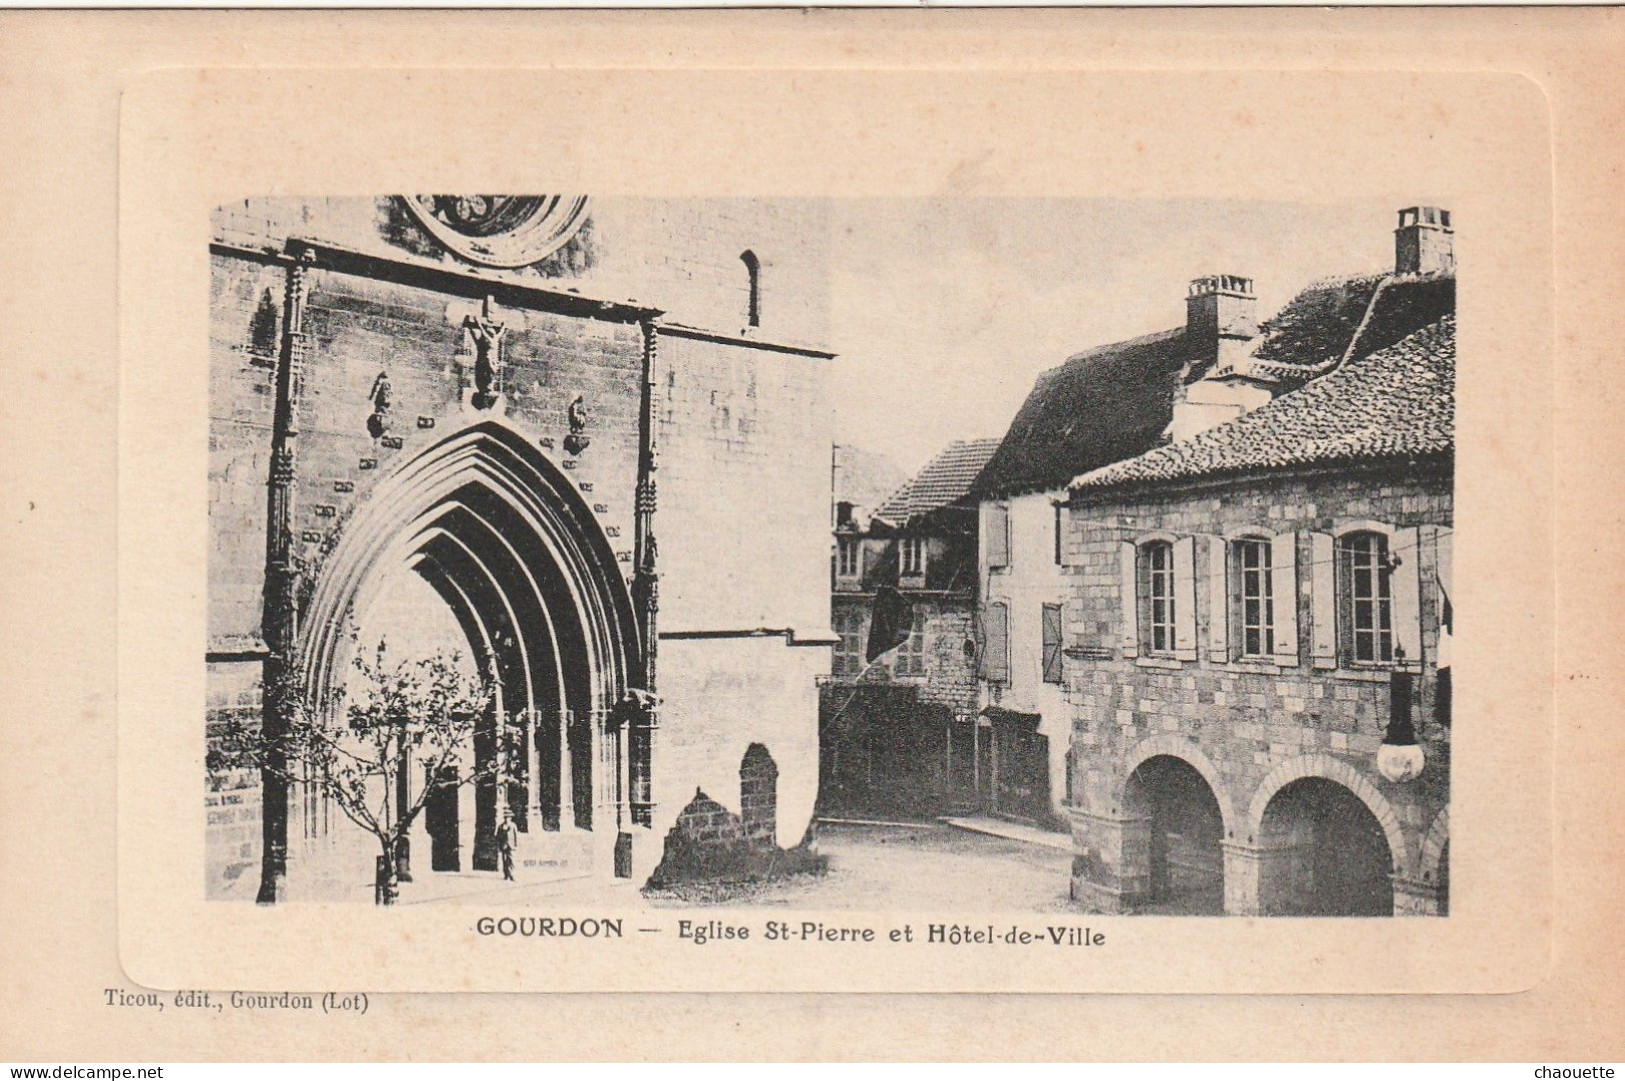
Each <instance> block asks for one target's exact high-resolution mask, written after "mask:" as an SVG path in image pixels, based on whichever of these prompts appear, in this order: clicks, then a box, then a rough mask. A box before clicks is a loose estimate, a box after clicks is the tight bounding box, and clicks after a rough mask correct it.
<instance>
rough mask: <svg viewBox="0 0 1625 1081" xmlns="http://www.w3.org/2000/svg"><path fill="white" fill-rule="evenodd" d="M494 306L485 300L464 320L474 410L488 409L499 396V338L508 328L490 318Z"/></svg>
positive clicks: (500, 377)
mask: <svg viewBox="0 0 1625 1081" xmlns="http://www.w3.org/2000/svg"><path fill="white" fill-rule="evenodd" d="M494 307H495V306H494V304H493V303H492V300H491V298H490V297H486V298H485V304H484V305H483V306H482V308H481V310H480V314H479V315H469V316H465V317H464V318H463V329H464V330H466V331H468V333H469V336H470V337H472V338H473V339H474V396H473V402H474V408H475V409H489V408H491V407H492V406H493V405H495V404H496V403H497V399H498V398H499V397H501V395H502V336H503V335H504V334H505V333H507V330H508V328H507V327H506V326H504V325H503V324H501V323H499V322H497V321H496V319H494V318H493V315H494V314H495V312H494Z"/></svg>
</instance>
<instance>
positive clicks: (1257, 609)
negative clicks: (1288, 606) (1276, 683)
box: [1236, 540, 1275, 657]
mask: <svg viewBox="0 0 1625 1081" xmlns="http://www.w3.org/2000/svg"><path fill="white" fill-rule="evenodd" d="M1236 577H1237V580H1238V581H1239V582H1240V585H1241V596H1240V598H1239V600H1240V605H1239V607H1240V609H1241V611H1240V615H1241V655H1242V656H1243V657H1268V656H1273V655H1274V653H1275V598H1274V577H1273V575H1272V574H1271V561H1270V544H1269V542H1268V541H1262V540H1241V541H1237V542H1236Z"/></svg>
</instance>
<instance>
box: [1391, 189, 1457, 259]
mask: <svg viewBox="0 0 1625 1081" xmlns="http://www.w3.org/2000/svg"><path fill="white" fill-rule="evenodd" d="M1455 269H1456V245H1455V230H1454V229H1452V228H1451V226H1450V211H1448V210H1445V209H1443V208H1442V207H1436V206H1412V207H1406V208H1405V209H1403V210H1401V211H1400V212H1399V228H1397V229H1395V230H1394V273H1395V274H1400V275H1420V274H1451V273H1454V272H1455Z"/></svg>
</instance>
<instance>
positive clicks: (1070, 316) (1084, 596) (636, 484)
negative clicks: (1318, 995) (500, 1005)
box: [198, 194, 1470, 917]
mask: <svg viewBox="0 0 1625 1081" xmlns="http://www.w3.org/2000/svg"><path fill="white" fill-rule="evenodd" d="M1459 227H1461V228H1470V225H1469V224H1467V223H1460V226H1459ZM1457 229H1458V223H1457V222H1456V221H1454V220H1453V218H1452V212H1451V207H1450V201H1449V200H1448V199H1445V198H1439V197H1436V196H1431V195H1429V196H1427V197H1426V198H1423V199H1419V200H1418V201H1417V202H1415V203H1411V204H1402V205H1394V204H1393V203H1392V202H1391V201H1390V202H1387V203H1380V202H1374V201H1366V202H1361V203H1279V202H1274V203H1271V202H1257V201H1251V202H1249V201H1241V200H1230V201H1225V200H1139V201H1135V200H1099V199H1097V200H1090V199H1053V198H1044V199H1039V198H1033V199H1017V198H998V199H994V198H981V199H973V198H957V199H956V198H914V199H907V198H887V199H874V198H870V199H827V198H826V199H806V198H802V199H784V198H777V199H774V198H761V199H745V198H727V199H724V198H712V199H656V198H631V197H612V196H604V197H597V196H589V195H563V196H561V195H461V194H434V195H379V196H376V197H353V196H346V197H320V198H316V197H312V198H297V197H286V196H276V197H253V196H251V197H247V198H243V199H240V200H237V201H234V202H231V203H227V204H223V205H220V206H219V207H217V208H216V209H215V211H214V213H213V215H212V218H211V238H210V247H209V255H210V273H211V278H210V280H211V294H210V297H209V300H208V304H209V312H208V314H209V380H210V382H209V429H208V439H209V476H208V484H209V498H208V533H209V549H208V550H209V560H208V598H207V617H208V643H207V651H206V655H205V657H204V658H203V660H204V663H205V665H206V672H207V678H206V688H207V712H206V716H205V717H200V718H199V719H198V720H199V726H198V732H199V738H200V739H202V740H203V741H204V742H205V745H206V751H205V756H204V757H205V763H206V786H205V791H204V802H205V805H206V809H207V823H206V826H205V829H206V847H205V851H206V859H207V865H206V867H203V868H199V875H200V880H201V888H202V889H203V891H204V893H205V895H206V896H207V897H208V898H209V899H210V900H212V901H222V902H227V901H237V902H245V903H253V902H257V903H259V904H261V905H277V904H298V903H300V902H312V901H351V902H356V903H358V904H378V905H395V904H458V903H469V904H479V905H491V904H500V905H510V906H511V905H527V904H533V903H546V904H549V905H555V906H557V905H563V906H566V907H569V906H586V909H585V910H592V911H596V910H597V908H595V907H594V906H600V907H601V906H603V905H605V904H608V905H610V906H621V907H629V908H632V909H634V910H636V909H641V908H653V909H665V908H677V909H708V910H709V909H733V908H741V907H745V908H761V907H768V908H771V907H775V906H776V907H780V908H784V907H790V908H795V909H798V910H814V911H821V910H866V911H880V912H885V911H896V912H908V911H942V910H948V909H952V908H955V907H958V908H967V907H968V908H971V909H974V910H977V911H988V912H1010V913H1056V914H1106V915H1130V914H1144V915H1160V916H1218V915H1231V916H1314V917H1388V916H1413V917H1415V916H1421V917H1444V916H1447V915H1448V914H1449V910H1450V860H1449V841H1450V833H1449V810H1450V775H1451V750H1450V748H1451V741H1450V731H1451V697H1452V694H1451V692H1452V684H1451V648H1450V644H1451V635H1452V631H1453V612H1452V606H1451V589H1452V582H1451V571H1452V564H1453V556H1452V553H1453V549H1454V545H1453V537H1454V516H1453V496H1454V488H1455V485H1454V470H1455V453H1454V448H1455V373H1456V364H1455V357H1456V315H1455V313H1456V255H1455V239H1456V236H1457Z"/></svg>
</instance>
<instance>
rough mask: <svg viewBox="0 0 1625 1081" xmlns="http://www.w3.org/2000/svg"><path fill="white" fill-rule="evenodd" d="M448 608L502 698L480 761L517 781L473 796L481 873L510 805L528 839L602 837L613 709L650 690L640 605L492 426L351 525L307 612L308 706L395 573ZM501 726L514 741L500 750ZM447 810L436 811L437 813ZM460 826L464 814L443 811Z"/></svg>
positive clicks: (422, 463)
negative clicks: (562, 833)
mask: <svg viewBox="0 0 1625 1081" xmlns="http://www.w3.org/2000/svg"><path fill="white" fill-rule="evenodd" d="M403 572H404V573H409V574H413V575H416V576H418V577H420V578H421V579H422V581H423V582H426V583H427V584H428V585H429V586H430V587H431V589H432V590H433V593H434V594H435V595H437V596H438V598H439V600H440V601H441V602H442V603H444V604H445V606H446V607H447V608H448V609H450V612H451V615H452V616H453V617H454V619H455V623H456V626H457V627H458V628H460V630H461V637H462V638H463V639H465V640H466V650H465V652H466V653H467V654H468V655H469V656H470V657H471V658H472V659H473V662H474V663H475V664H477V665H478V666H479V668H480V669H481V670H483V671H494V672H495V674H496V675H497V677H498V681H499V684H500V690H499V692H498V695H497V704H496V707H495V709H494V711H493V713H492V715H489V716H487V717H486V718H485V719H484V720H483V722H482V724H481V727H480V728H479V729H478V731H477V732H476V736H475V740H474V754H475V756H476V763H477V764H479V763H480V762H481V760H485V761H488V760H489V756H492V755H495V754H498V753H503V752H502V751H501V750H500V749H499V748H500V747H502V746H503V745H507V746H508V747H509V751H508V752H507V753H510V754H513V755H515V757H516V760H515V761H513V762H511V763H510V765H509V772H510V773H511V774H512V775H514V776H515V777H516V778H517V779H516V780H514V781H513V782H512V783H511V784H510V786H509V787H508V788H507V789H506V790H505V791H499V790H498V787H497V784H496V782H495V781H490V782H480V783H479V784H478V785H477V787H476V788H475V791H474V806H473V809H472V811H473V819H474V823H473V844H474V852H473V866H474V867H475V868H476V869H494V868H495V866H496V854H495V847H494V839H493V838H494V831H495V827H496V824H497V821H498V818H499V814H500V809H501V808H502V807H503V806H506V807H508V808H510V809H511V810H512V811H513V812H514V817H515V821H516V824H517V825H519V827H520V828H521V830H523V831H526V832H530V831H533V830H535V829H536V828H537V827H538V826H539V827H540V828H541V829H543V830H558V829H561V828H563V827H565V826H574V827H575V828H577V829H591V828H592V827H593V811H594V806H595V804H596V803H598V802H600V800H601V799H603V798H606V797H607V798H609V799H619V798H620V796H619V794H620V793H623V792H624V791H625V790H626V789H625V785H624V783H623V781H622V778H620V777H619V776H617V777H614V778H600V776H599V774H598V772H597V771H596V770H595V762H597V761H600V760H603V761H608V762H613V763H615V767H614V768H615V769H616V770H617V771H618V770H620V769H621V768H622V764H623V761H624V755H622V754H620V753H616V754H613V755H608V754H605V755H602V756H600V754H599V745H598V741H599V740H600V739H603V738H618V728H616V727H614V726H609V725H606V724H605V723H604V722H605V719H606V717H607V716H608V714H609V711H610V710H611V709H612V708H613V707H614V706H615V705H616V704H617V703H618V702H620V701H622V700H623V699H624V698H625V696H626V694H627V691H628V690H629V689H630V688H634V687H638V686H641V684H642V682H643V678H644V676H643V672H642V660H641V658H642V649H641V646H640V639H639V634H638V625H637V620H636V618H635V616H634V612H633V607H632V599H631V596H630V593H629V591H628V590H627V588H626V585H625V582H624V581H623V579H622V578H621V574H620V570H619V568H618V565H617V561H616V558H615V553H614V551H613V549H612V548H611V547H610V544H609V541H608V539H607V538H606V537H605V535H604V533H603V530H602V528H601V527H600V526H599V524H598V522H597V521H596V519H595V518H594V516H593V514H592V512H591V509H590V508H589V507H588V506H587V504H586V503H585V502H584V501H583V500H582V499H581V496H580V495H579V494H578V493H577V492H576V490H575V486H574V485H573V484H571V482H570V481H569V479H568V478H567V477H566V476H565V474H564V473H563V472H562V471H560V470H559V469H558V468H557V467H555V466H554V465H553V464H552V463H551V462H550V461H548V460H547V458H546V457H545V456H543V455H542V454H541V453H540V451H538V450H537V449H536V448H534V447H532V446H531V445H530V443H529V442H528V441H527V440H526V439H524V438H523V437H522V436H520V435H519V434H518V433H516V432H514V431H512V430H511V429H509V428H507V427H506V426H504V425H502V424H501V423H499V422H496V421H488V422H485V423H482V424H479V425H477V426H474V427H471V428H468V429H465V430H463V431H460V432H458V433H456V434H454V435H451V436H449V437H447V438H446V439H443V440H441V441H440V442H439V443H436V444H435V445H434V446H431V447H429V448H427V449H425V450H424V451H423V452H422V453H421V454H419V455H417V456H416V457H415V458H413V459H411V460H410V461H408V462H406V463H404V464H403V465H402V466H400V467H399V468H398V469H397V470H395V471H394V472H393V473H392V474H391V475H389V476H388V477H385V478H384V479H383V480H381V481H380V482H379V484H378V485H377V487H376V488H375V489H374V490H373V491H372V492H371V493H370V494H369V496H368V497H367V499H366V501H365V502H364V503H362V504H361V505H360V507H358V508H357V510H356V512H355V514H354V515H353V516H352V517H351V518H350V520H349V521H348V522H347V523H346V525H345V528H344V531H343V534H342V536H341V537H340V539H339V541H338V543H337V544H336V546H335V547H334V548H333V550H332V552H331V554H330V555H329V556H328V558H327V559H326V560H325V561H324V563H323V564H322V566H321V568H320V571H319V576H318V577H317V580H316V582H315V588H314V591H313V592H312V594H311V595H310V600H309V603H308V604H307V605H306V606H305V609H304V612H303V613H302V618H301V626H300V632H301V633H300V653H299V659H300V662H301V668H302V672H303V679H304V687H305V692H306V694H307V695H308V696H309V700H310V701H312V702H331V701H333V700H334V695H333V692H334V691H336V690H338V689H339V687H340V686H341V685H342V682H343V679H344V676H345V673H346V672H347V671H348V668H349V664H348V662H349V657H350V652H351V650H352V649H353V648H354V643H353V641H352V638H351V634H350V628H351V627H352V626H359V625H361V624H364V623H365V622H366V620H367V619H368V617H369V613H370V612H372V611H373V609H374V608H375V607H377V606H378V605H379V603H380V597H381V596H382V595H384V594H386V593H388V592H389V590H390V588H391V585H390V583H391V581H392V579H397V578H398V576H399V575H400V574H402V573H403ZM499 724H507V725H512V726H514V727H513V728H512V729H510V734H517V736H518V738H517V739H510V740H502V741H499V740H498V739H497V738H496V736H497V733H498V731H499V728H498V725H499ZM444 813H446V812H442V814H444ZM450 813H451V814H452V815H453V817H455V814H456V812H455V810H453V811H451V812H450Z"/></svg>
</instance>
